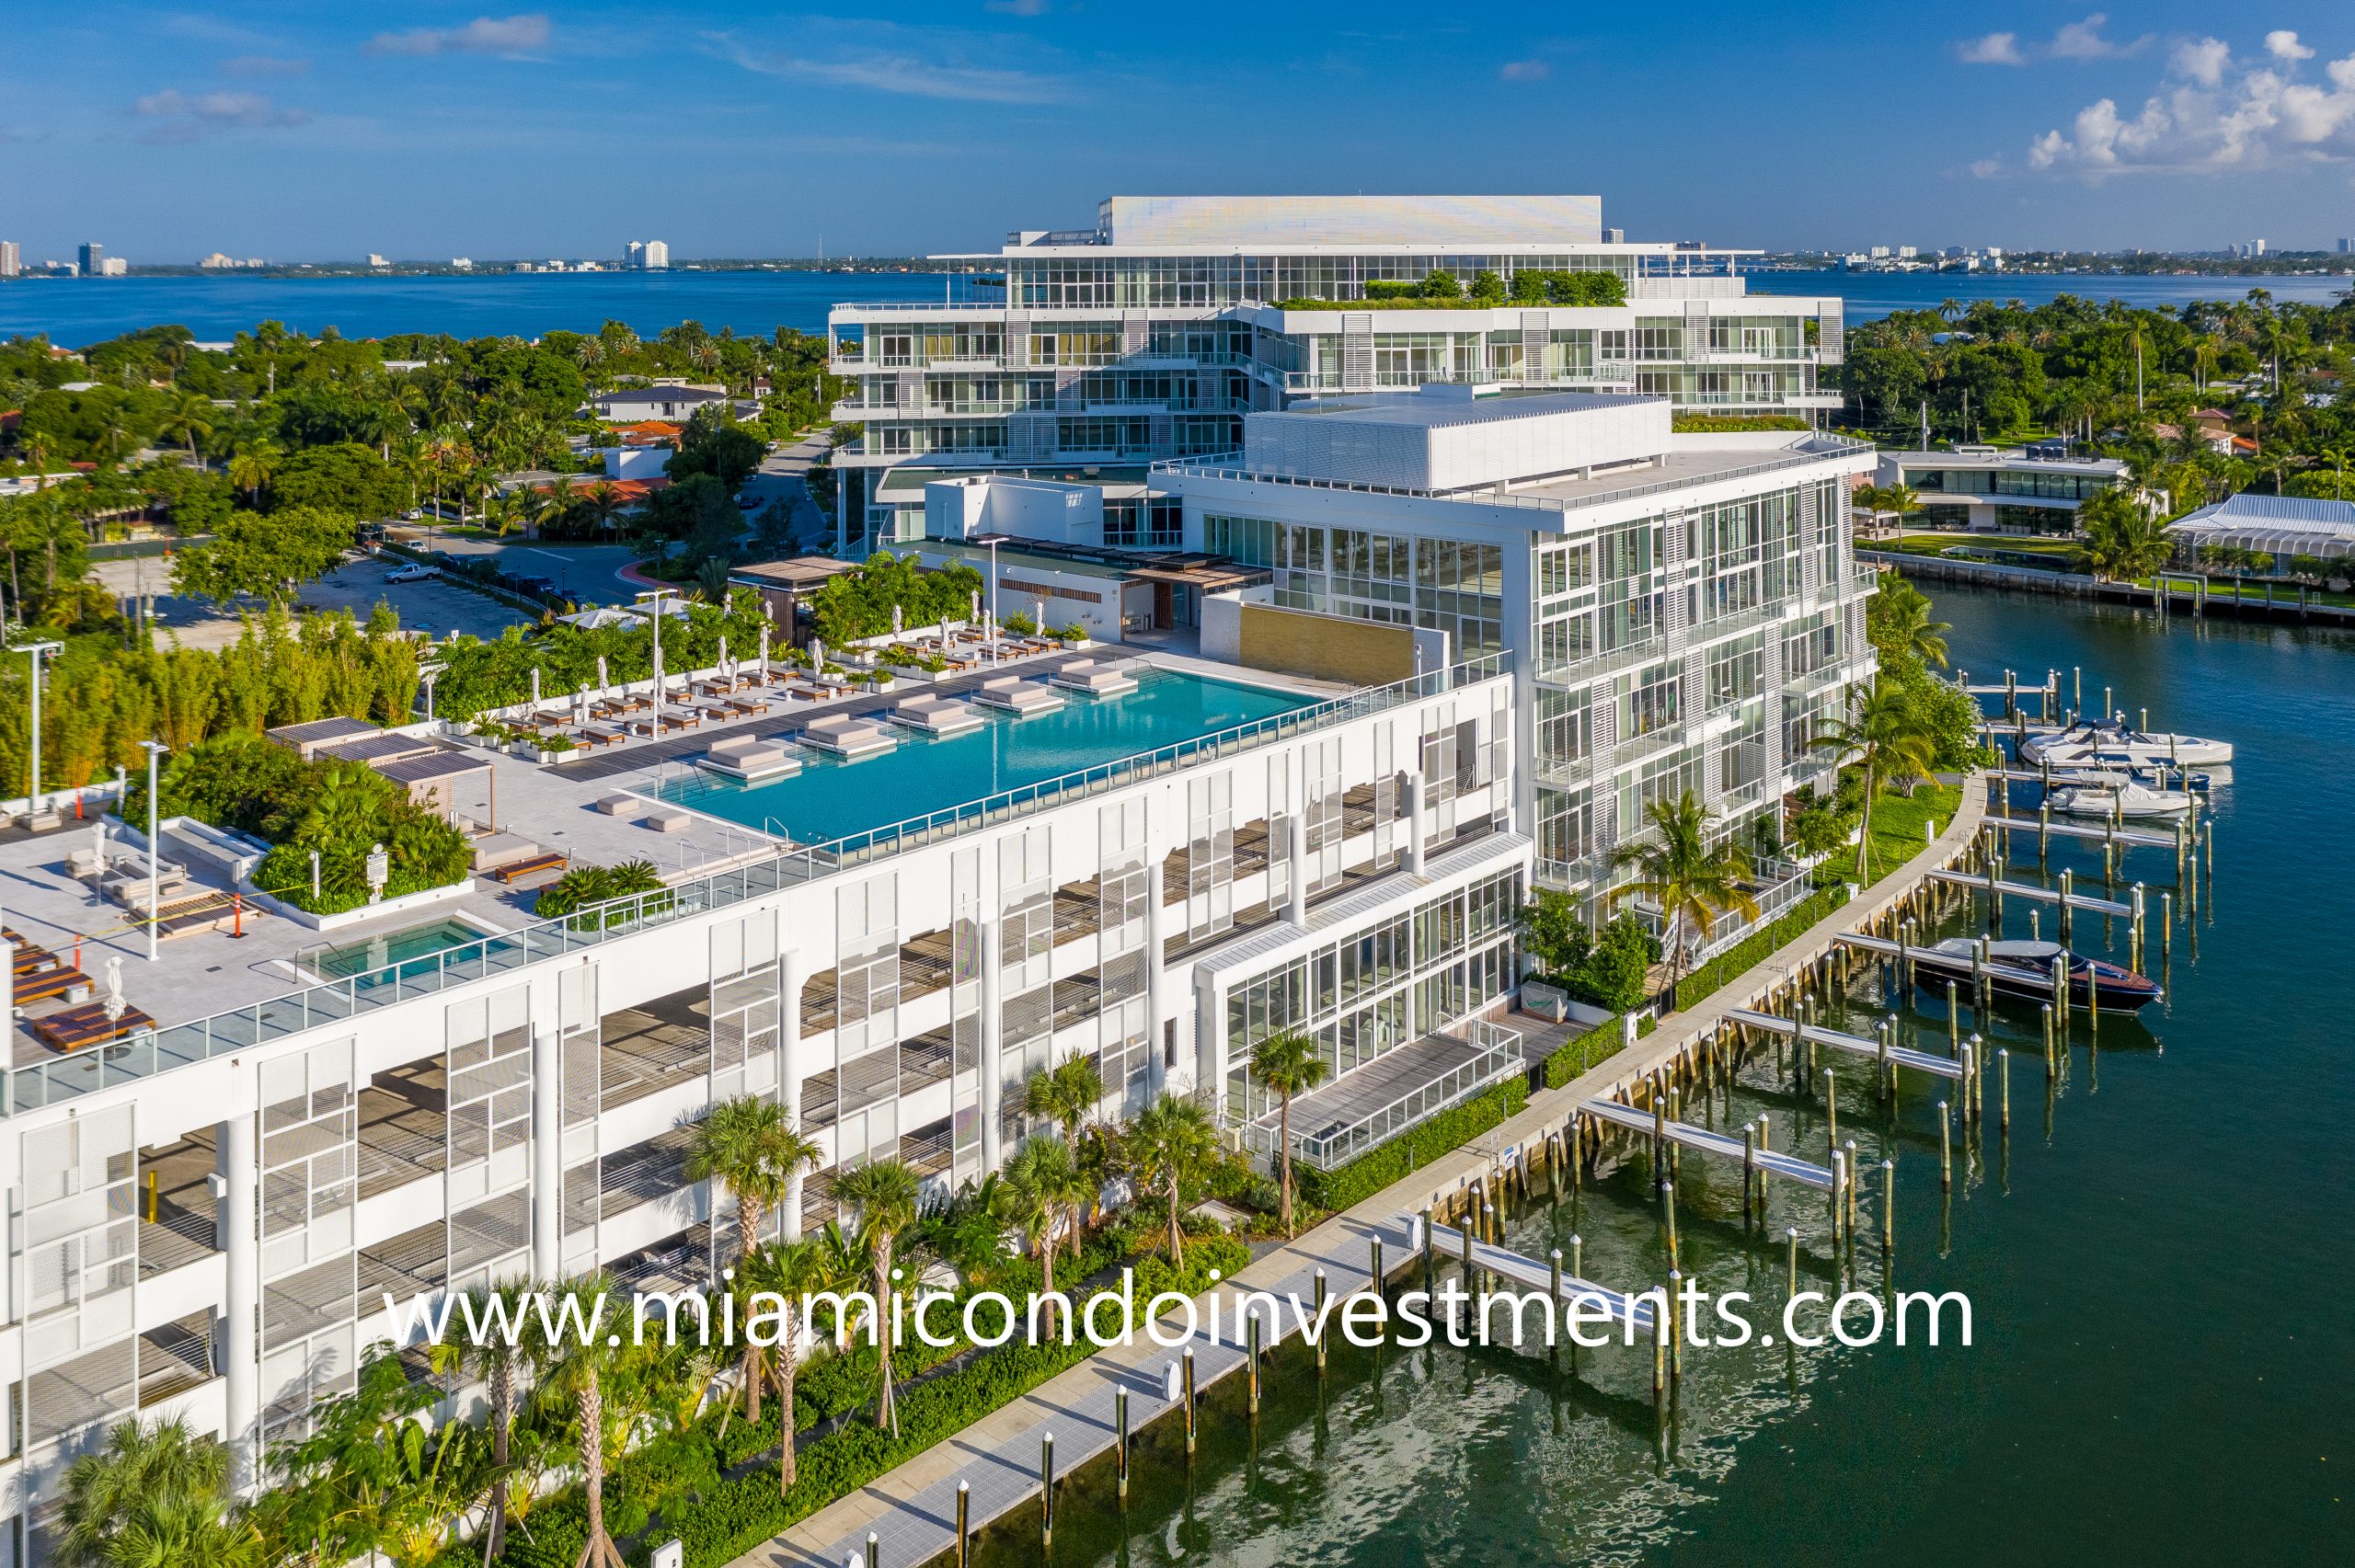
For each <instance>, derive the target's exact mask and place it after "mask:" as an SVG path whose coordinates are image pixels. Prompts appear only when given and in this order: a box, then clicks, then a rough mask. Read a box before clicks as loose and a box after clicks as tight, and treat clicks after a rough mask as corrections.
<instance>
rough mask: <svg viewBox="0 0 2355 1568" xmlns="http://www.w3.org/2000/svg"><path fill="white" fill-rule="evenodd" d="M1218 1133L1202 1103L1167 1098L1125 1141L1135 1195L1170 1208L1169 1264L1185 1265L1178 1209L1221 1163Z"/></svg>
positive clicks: (1139, 1119) (1141, 1117)
mask: <svg viewBox="0 0 2355 1568" xmlns="http://www.w3.org/2000/svg"><path fill="white" fill-rule="evenodd" d="M1218 1150H1219V1143H1218V1128H1217V1127H1214V1126H1213V1125H1212V1122H1211V1113H1210V1110H1209V1107H1207V1106H1205V1105H1204V1104H1202V1103H1201V1102H1200V1100H1196V1099H1191V1098H1184V1097H1180V1096H1178V1095H1176V1094H1164V1095H1163V1096H1162V1097H1161V1098H1160V1099H1158V1100H1156V1101H1155V1102H1154V1103H1153V1104H1150V1105H1147V1106H1146V1107H1145V1108H1144V1109H1143V1110H1142V1111H1139V1112H1138V1113H1137V1116H1136V1119H1135V1120H1134V1121H1132V1122H1131V1123H1130V1124H1129V1130H1128V1134H1127V1136H1126V1138H1124V1139H1122V1152H1123V1154H1124V1156H1125V1158H1126V1162H1127V1164H1128V1167H1129V1170H1130V1172H1131V1173H1132V1174H1133V1175H1134V1176H1135V1178H1136V1182H1137V1189H1138V1191H1139V1192H1143V1193H1157V1194H1159V1195H1160V1196H1162V1197H1163V1198H1164V1199H1165V1200H1166V1202H1167V1204H1168V1209H1169V1261H1170V1263H1171V1265H1183V1264H1184V1263H1185V1261H1186V1233H1185V1230H1184V1228H1183V1227H1182V1226H1181V1225H1180V1224H1179V1223H1178V1209H1179V1207H1180V1206H1181V1205H1182V1204H1183V1203H1184V1201H1185V1195H1186V1194H1187V1192H1188V1191H1189V1190H1191V1189H1193V1188H1194V1187H1196V1186H1197V1185H1200V1182H1201V1180H1202V1178H1203V1176H1204V1175H1205V1174H1206V1173H1208V1172H1209V1170H1210V1167H1211V1165H1212V1162H1214V1161H1216V1160H1217V1159H1218Z"/></svg>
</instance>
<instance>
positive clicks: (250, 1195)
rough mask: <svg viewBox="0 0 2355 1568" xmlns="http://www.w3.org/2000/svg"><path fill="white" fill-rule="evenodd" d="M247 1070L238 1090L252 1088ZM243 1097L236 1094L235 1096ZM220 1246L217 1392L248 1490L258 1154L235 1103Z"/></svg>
mask: <svg viewBox="0 0 2355 1568" xmlns="http://www.w3.org/2000/svg"><path fill="white" fill-rule="evenodd" d="M251 1082H252V1075H251V1073H250V1072H247V1073H245V1074H243V1075H242V1082H240V1084H239V1088H240V1089H246V1088H249V1087H250V1086H251ZM247 1097H248V1096H247V1095H244V1094H240V1096H239V1098H241V1099H244V1098H247ZM219 1146H220V1150H221V1177H222V1205H221V1207H222V1213H221V1247H222V1251H223V1252H224V1253H225V1254H226V1255H227V1263H228V1265H229V1284H228V1289H227V1292H226V1294H225V1297H224V1301H223V1305H222V1321H223V1330H224V1332H223V1335H222V1341H223V1343H222V1347H221V1348H222V1367H221V1382H222V1391H223V1392H224V1394H225V1395H226V1396H227V1403H228V1421H227V1431H228V1437H229V1474H230V1485H231V1486H232V1487H234V1488H235V1489H236V1490H237V1491H240V1492H244V1491H247V1490H249V1489H250V1488H252V1487H253V1486H255V1485H256V1484H258V1482H259V1481H260V1476H261V1465H260V1458H261V1431H260V1427H261V1398H260V1382H261V1372H260V1368H259V1367H258V1365H257V1363H258V1357H259V1352H260V1345H259V1339H260V1336H259V1333H258V1330H257V1326H256V1322H255V1320H256V1318H257V1317H258V1310H257V1309H258V1301H259V1298H260V1291H261V1246H260V1242H259V1240H258V1238H257V1237H256V1236H255V1234H254V1211H255V1205H256V1195H257V1189H258V1187H259V1185H260V1178H261V1152H260V1150H259V1148H258V1141H257V1139H256V1136H255V1131H254V1112H253V1110H252V1109H251V1108H250V1107H239V1108H238V1109H237V1110H236V1113H235V1114H233V1115H232V1116H230V1117H229V1119H228V1120H226V1121H224V1122H223V1123H222V1124H221V1126H220V1145H219Z"/></svg>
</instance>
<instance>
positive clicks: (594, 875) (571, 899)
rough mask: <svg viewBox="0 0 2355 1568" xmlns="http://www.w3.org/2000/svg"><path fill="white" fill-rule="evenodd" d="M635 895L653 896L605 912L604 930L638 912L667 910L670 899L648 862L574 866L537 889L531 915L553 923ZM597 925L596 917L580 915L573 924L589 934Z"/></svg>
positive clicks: (634, 916) (631, 861)
mask: <svg viewBox="0 0 2355 1568" xmlns="http://www.w3.org/2000/svg"><path fill="white" fill-rule="evenodd" d="M637 893H644V894H649V895H656V896H652V897H649V898H646V899H645V900H644V901H643V902H642V904H641V903H635V902H634V903H631V904H627V905H624V906H623V907H621V908H619V909H613V910H605V911H604V914H603V924H604V925H606V926H615V925H620V924H622V923H624V922H626V921H630V920H633V919H635V918H637V915H638V912H639V910H641V909H642V910H645V911H647V912H649V913H650V912H654V911H657V910H664V909H668V908H669V907H670V904H671V897H672V896H671V895H670V894H669V893H668V892H667V891H666V890H665V889H664V888H663V885H662V874H661V872H659V871H657V870H656V869H655V868H654V863H653V862H652V861H650V860H626V861H623V862H622V863H621V864H619V865H576V866H574V867H572V868H571V869H570V870H569V871H567V872H566V873H565V874H564V875H563V876H559V877H557V879H556V880H555V881H553V882H551V883H549V884H548V885H547V886H546V887H543V888H541V889H540V896H539V898H537V899H536V900H534V903H533V905H532V912H533V913H534V914H536V915H538V916H540V917H541V918H542V919H543V920H553V919H555V918H556V917H557V916H558V915H569V914H572V913H573V912H574V911H575V910H586V909H590V908H591V907H592V906H593V905H597V904H603V903H605V902H608V901H609V900H611V899H615V898H629V897H630V896H631V895H632V894H637ZM598 924H599V917H598V916H597V915H594V914H587V915H582V916H580V918H579V919H578V920H575V921H573V927H574V929H575V930H578V931H590V930H593V929H595V928H596V927H597V925H598Z"/></svg>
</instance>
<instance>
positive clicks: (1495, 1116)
mask: <svg viewBox="0 0 2355 1568" xmlns="http://www.w3.org/2000/svg"><path fill="white" fill-rule="evenodd" d="M1525 1104H1529V1081H1528V1080H1527V1079H1525V1078H1512V1079H1508V1080H1506V1081H1505V1082H1502V1083H1499V1084H1498V1085H1497V1086H1496V1087H1495V1088H1493V1089H1491V1090H1489V1091H1488V1093H1485V1094H1481V1095H1479V1096H1478V1097H1476V1098H1475V1099H1471V1100H1466V1101H1465V1102H1464V1104H1460V1105H1457V1106H1455V1107H1453V1109H1451V1110H1445V1111H1442V1112H1441V1113H1440V1114H1439V1115H1438V1116H1433V1117H1431V1118H1430V1120H1429V1121H1427V1122H1424V1123H1423V1124H1422V1125H1421V1126H1419V1127H1417V1128H1415V1130H1414V1131H1412V1132H1410V1133H1407V1135H1406V1136H1405V1137H1403V1138H1395V1139H1391V1140H1390V1141H1389V1142H1388V1143H1385V1144H1384V1145H1383V1146H1382V1147H1381V1148H1379V1149H1376V1150H1371V1151H1370V1152H1367V1153H1364V1154H1361V1155H1359V1156H1358V1157H1357V1158H1356V1159H1354V1160H1352V1161H1350V1162H1349V1163H1348V1164H1346V1165H1343V1166H1341V1167H1340V1168H1339V1169H1338V1170H1333V1171H1317V1170H1315V1169H1313V1168H1311V1167H1309V1166H1305V1165H1303V1166H1298V1167H1296V1168H1295V1170H1294V1175H1295V1176H1296V1177H1297V1178H1298V1180H1299V1182H1300V1190H1301V1195H1302V1196H1304V1198H1306V1199H1307V1201H1308V1202H1309V1204H1310V1205H1311V1206H1312V1207H1317V1208H1322V1209H1327V1210H1330V1211H1331V1212H1333V1213H1336V1214H1338V1213H1339V1212H1340V1211H1341V1210H1342V1209H1345V1208H1348V1207H1350V1206H1352V1205H1354V1204H1359V1203H1363V1202H1364V1201H1365V1200H1366V1199H1367V1198H1370V1197H1372V1196H1373V1195H1374V1194H1376V1193H1378V1192H1380V1191H1381V1190H1382V1189H1383V1188H1384V1187H1386V1186H1388V1185H1391V1184H1392V1183H1393V1182H1398V1181H1403V1180H1405V1179H1406V1177H1407V1175H1408V1174H1409V1173H1412V1172H1414V1171H1417V1170H1419V1169H1420V1168H1422V1167H1423V1166H1425V1165H1428V1164H1430V1162H1432V1161H1434V1160H1436V1159H1438V1158H1440V1156H1442V1155H1443V1154H1447V1153H1451V1152H1453V1150H1456V1149H1458V1148H1460V1147H1462V1146H1463V1145H1464V1144H1466V1143H1469V1142H1470V1141H1472V1139H1475V1138H1477V1137H1478V1136H1479V1135H1480V1134H1482V1133H1484V1132H1486V1131H1488V1129H1489V1128H1490V1127H1495V1126H1497V1125H1498V1124H1499V1123H1500V1122H1502V1121H1503V1120H1504V1119H1505V1118H1506V1117H1508V1116H1512V1115H1513V1114H1514V1113H1515V1112H1517V1111H1519V1110H1520V1109H1521V1108H1522V1106H1523V1105H1525Z"/></svg>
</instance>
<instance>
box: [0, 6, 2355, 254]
mask: <svg viewBox="0 0 2355 1568" xmlns="http://www.w3.org/2000/svg"><path fill="white" fill-rule="evenodd" d="M515 3H516V0H504V3H503V4H497V5H494V6H492V8H490V9H488V10H485V9H482V8H480V7H479V6H440V5H400V4H386V5H381V6H366V7H362V6H320V5H317V4H316V3H311V0H306V3H302V4H296V3H290V0H240V3H236V4H223V5H217V6H209V7H201V8H198V7H190V8H186V9H171V8H158V7H151V6H126V5H121V4H116V3H113V0H79V3H75V4H70V5H62V6H61V5H17V6H9V7H7V13H8V14H7V15H6V17H5V18H0V237H6V238H14V239H17V240H20V241H22V242H23V244H24V246H25V249H26V252H27V255H28V258H32V259H38V258H42V257H47V256H63V255H66V254H68V253H69V252H70V249H71V247H72V246H73V245H74V244H75V243H76V242H78V241H80V240H83V239H98V240H100V241H102V242H103V243H105V244H106V245H107V246H108V248H109V250H110V251H112V252H115V253H118V254H122V255H126V256H129V257H131V258H133V259H135V260H143V261H166V260H180V261H189V260H193V259H195V258H197V257H199V256H201V255H202V254H204V253H205V252H208V251H211V250H213V249H216V248H217V249H221V250H225V251H229V252H231V253H233V254H236V255H239V256H246V255H258V256H266V257H270V258H274V259H281V260H293V259H310V258H352V257H357V256H359V255H361V254H362V253H364V252H366V251H370V250H376V251H382V252H385V253H386V254H388V255H393V256H397V257H404V258H411V257H425V258H430V257H447V256H450V255H454V254H466V255H475V256H482V257H511V256H523V255H533V256H577V255H583V254H587V255H597V256H604V255H610V254H612V253H614V252H615V251H617V250H618V249H619V248H620V246H621V245H622V243H623V242H624V241H626V240H627V239H630V238H633V237H648V236H660V237H662V238H666V239H668V240H669V241H670V242H671V244H672V250H673V253H674V254H675V255H677V256H679V257H682V258H687V257H695V256H746V255H755V256H767V255H808V254H810V253H811V252H812V251H813V250H814V249H815V248H816V246H818V245H819V243H820V241H821V237H822V240H823V242H824V245H825V246H826V248H827V250H828V251H829V252H830V253H833V254H841V253H844V252H859V253H869V254H873V253H882V252H893V253H906V252H909V251H919V250H941V249H963V248H982V247H989V246H994V245H996V244H997V243H998V241H999V239H1000V238H1001V237H1002V235H1003V234H1004V231H1005V230H1006V229H1008V228H1013V227H1056V226H1069V225H1074V224H1079V223H1086V222H1088V221H1090V220H1091V219H1092V217H1093V214H1094V211H1095V202H1096V200H1097V198H1098V197H1100V196H1102V195H1105V194H1108V193H1110V192H1113V191H1132V192H1140V193H1152V192H1194V191H1216V190H1235V191H1269V192H1281V191H1350V190H1366V191H1416V190H1451V191H1453V190H1468V191H1516V190H1545V191H1573V192H1581V193H1583V192H1597V193H1600V194H1601V196H1602V198H1603V213H1604V222H1605V223H1611V224H1614V225H1617V226H1621V227H1624V228H1626V231H1627V233H1628V235H1629V236H1630V237H1631V238H1637V239H1707V240H1710V241H1713V242H1716V243H1720V244H1734V245H1752V246H1770V247H1777V248H1780V247H1796V246H1857V245H1866V244H1871V243H1876V242H1878V243H1890V244H1916V245H1923V246H1933V245H1948V244H1970V245H1986V244H1995V245H2003V246H2011V247H2030V246H2049V245H2060V244H2067V245H2073V246H2106V247H2108V246H2129V245H2143V246H2178V247H2186V248H2210V247H2214V246H2222V245H2223V244H2226V243H2228V242H2232V241H2236V240H2246V239H2248V238H2252V237H2255V236H2257V235H2263V236H2265V237H2266V238H2267V239H2268V240H2269V242H2270V243H2271V244H2272V245H2273V246H2276V247H2282V246H2297V245H2304V246H2312V245H2318V244H2327V243H2329V242H2330V241H2331V240H2333V239H2335V238H2337V237H2338V236H2339V235H2349V234H2355V7H2350V6H2347V5H2345V4H2344V3H2341V4H2338V5H2324V4H2307V3H2288V0H2258V3H2257V6H2254V7H2253V8H2252V10H2251V11H2250V12H2249V13H2246V20H2240V19H2237V18H2236V17H2235V16H2234V13H2235V10H2236V7H2232V6H2215V5H2212V4H2210V5H2200V6H2194V5H2190V4H2188V3H2187V4H2163V5H2140V6H2130V5H2126V4H2122V3H2113V4H2111V5H2110V6H2109V7H2108V9H2106V10H2103V11H2098V12H2097V11H2093V10H2090V9H2087V8H2085V6H2081V5H2073V6H2036V5H2007V6H1966V7H1956V8H1947V7H1936V8H1933V7H1926V6H1922V7H1916V6H1888V5H1886V4H1879V5H1870V6H1867V5H1856V4H1847V3H1844V0H1833V3H1830V4H1817V5H1810V6H1789V5H1786V6H1772V5H1760V4H1747V5H1720V4H1712V3H1707V0H1688V3H1687V4H1684V5H1681V6H1634V7H1629V6H1592V7H1588V6H1561V5H1551V6H1525V7H1524V6H1511V5H1494V6H1485V7H1478V8H1474V7H1461V8H1458V7H1451V6H1438V5H1433V4H1430V0H1422V3H1420V4H1415V5H1390V4H1385V3H1381V0H1354V3H1352V4H1349V5H1344V6H1287V5H1283V4H1281V3H1275V4H1269V3H1267V0H1261V3H1259V4H1255V5H1239V4H1232V3H1230V0H1194V3H1191V4H1188V5H1183V6H1166V5H1155V6H1144V5H1135V4H1115V3H1113V0H1089V3H1087V4H1085V5H1082V4H1073V3H1069V0H971V3H961V0H960V3H954V4H950V3H937V4H914V3H910V4H902V5H897V6H888V7H861V6H852V5H836V6H832V7H831V8H829V9H827V10H825V11H824V12H822V13H820V12H815V11H796V10H792V9H790V8H786V9H778V8H772V7H769V6H757V5H750V4H734V3H714V4H708V5H703V6H684V7H678V6H664V5H661V4H659V3H653V4H648V5H644V6H628V7H617V8H610V9H608V8H596V7H580V6H548V7H547V8H546V9H534V10H527V11H511V10H509V9H508V8H507V6H509V5H512V4H515ZM1934 12H1938V13H1944V14H1943V15H1939V14H1934ZM1451 13H1454V14H1461V15H1465V16H1468V17H1476V20H1475V21H1467V22H1465V23H1463V24H1458V23H1455V22H1453V21H1450V20H1447V19H1445V18H1446V17H1447V16H1448V15H1449V14H1451Z"/></svg>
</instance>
